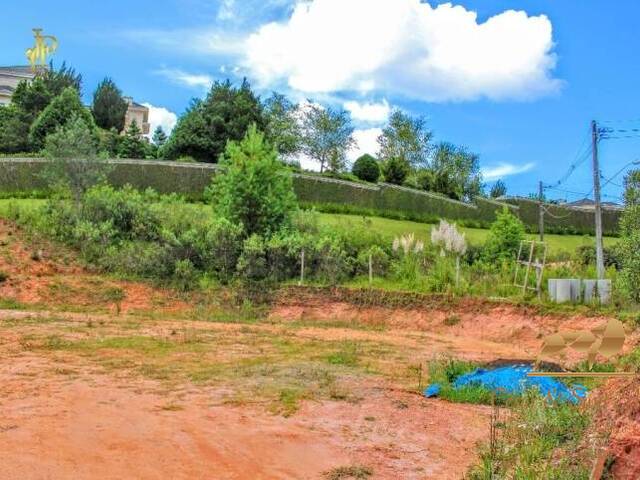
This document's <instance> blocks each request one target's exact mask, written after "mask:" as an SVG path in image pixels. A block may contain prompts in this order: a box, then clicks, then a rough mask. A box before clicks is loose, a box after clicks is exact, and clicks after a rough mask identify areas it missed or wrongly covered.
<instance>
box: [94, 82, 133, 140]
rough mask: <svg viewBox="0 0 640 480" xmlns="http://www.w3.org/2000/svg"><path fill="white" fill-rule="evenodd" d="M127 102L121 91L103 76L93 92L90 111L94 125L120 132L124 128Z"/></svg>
mask: <svg viewBox="0 0 640 480" xmlns="http://www.w3.org/2000/svg"><path fill="white" fill-rule="evenodd" d="M127 108H128V105H127V102H126V101H125V99H124V98H122V92H120V89H119V88H118V87H117V86H116V84H115V83H114V82H113V80H111V79H110V78H105V79H104V80H102V82H101V83H100V84H99V85H98V88H96V91H95V92H94V94H93V106H92V108H91V111H92V113H93V118H94V119H95V121H96V125H98V126H99V127H100V128H104V129H105V130H111V129H112V128H115V129H116V130H117V131H118V132H121V131H122V129H123V128H124V117H125V114H126V113H127Z"/></svg>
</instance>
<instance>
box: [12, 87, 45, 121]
mask: <svg viewBox="0 0 640 480" xmlns="http://www.w3.org/2000/svg"><path fill="white" fill-rule="evenodd" d="M53 97H54V95H53V94H52V93H51V92H50V91H49V89H48V88H47V85H46V84H45V83H44V80H43V79H42V77H40V76H36V77H35V78H34V79H33V80H32V81H31V82H27V81H26V80H23V81H21V82H20V83H19V84H18V86H17V87H16V89H15V90H14V91H13V95H12V96H11V103H12V104H13V105H14V106H15V107H16V108H17V109H19V110H20V111H22V112H23V113H24V114H25V115H27V118H29V123H31V122H33V120H35V119H36V117H37V116H38V115H39V114H40V112H42V111H43V110H44V109H45V108H46V107H47V105H49V103H51V100H52V99H53Z"/></svg>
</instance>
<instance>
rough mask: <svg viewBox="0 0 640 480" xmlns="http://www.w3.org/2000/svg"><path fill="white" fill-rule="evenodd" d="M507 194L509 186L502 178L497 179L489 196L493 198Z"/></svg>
mask: <svg viewBox="0 0 640 480" xmlns="http://www.w3.org/2000/svg"><path fill="white" fill-rule="evenodd" d="M506 194H507V186H506V185H505V184H504V182H503V181H502V180H497V181H496V183H494V184H493V186H492V187H491V191H490V192H489V196H490V197H491V198H499V197H504V196H505V195H506Z"/></svg>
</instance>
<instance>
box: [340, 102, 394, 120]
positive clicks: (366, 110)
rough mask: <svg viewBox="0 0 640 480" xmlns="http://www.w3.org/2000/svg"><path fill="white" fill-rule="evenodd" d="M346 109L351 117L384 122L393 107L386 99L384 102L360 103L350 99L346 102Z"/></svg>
mask: <svg viewBox="0 0 640 480" xmlns="http://www.w3.org/2000/svg"><path fill="white" fill-rule="evenodd" d="M343 106H344V108H345V110H348V111H349V113H350V114H351V118H353V119H354V120H359V121H362V122H371V123H382V122H385V121H386V120H387V118H388V117H389V112H390V111H391V108H390V107H389V103H387V101H386V100H383V101H382V103H359V102H356V101H349V102H345V103H344V105H343Z"/></svg>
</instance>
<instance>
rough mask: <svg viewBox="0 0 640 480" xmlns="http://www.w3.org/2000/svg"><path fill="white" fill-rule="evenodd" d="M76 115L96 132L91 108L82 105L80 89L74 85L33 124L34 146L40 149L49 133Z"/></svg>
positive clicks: (56, 98) (32, 138)
mask: <svg viewBox="0 0 640 480" xmlns="http://www.w3.org/2000/svg"><path fill="white" fill-rule="evenodd" d="M74 117H79V118H81V119H82V120H84V122H85V123H86V124H87V126H88V128H89V130H90V131H91V132H92V133H93V132H94V130H95V124H94V122H93V117H92V116H91V113H90V112H89V110H87V109H86V108H85V107H84V105H82V102H81V101H80V96H79V95H78V91H77V90H76V89H75V88H73V87H67V88H65V89H64V90H63V91H62V93H61V94H60V95H58V96H57V97H55V98H54V99H53V100H52V101H51V103H50V104H49V105H47V107H46V108H45V109H44V110H43V111H42V112H41V113H40V115H38V118H36V120H35V121H34V122H33V124H32V125H31V129H30V131H29V141H30V143H31V145H32V146H33V148H34V149H35V150H40V149H41V148H42V147H43V146H44V142H45V138H46V136H47V135H49V134H51V133H53V132H55V131H56V129H58V128H60V127H64V126H65V125H66V124H67V122H68V121H69V120H71V119H72V118H74Z"/></svg>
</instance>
